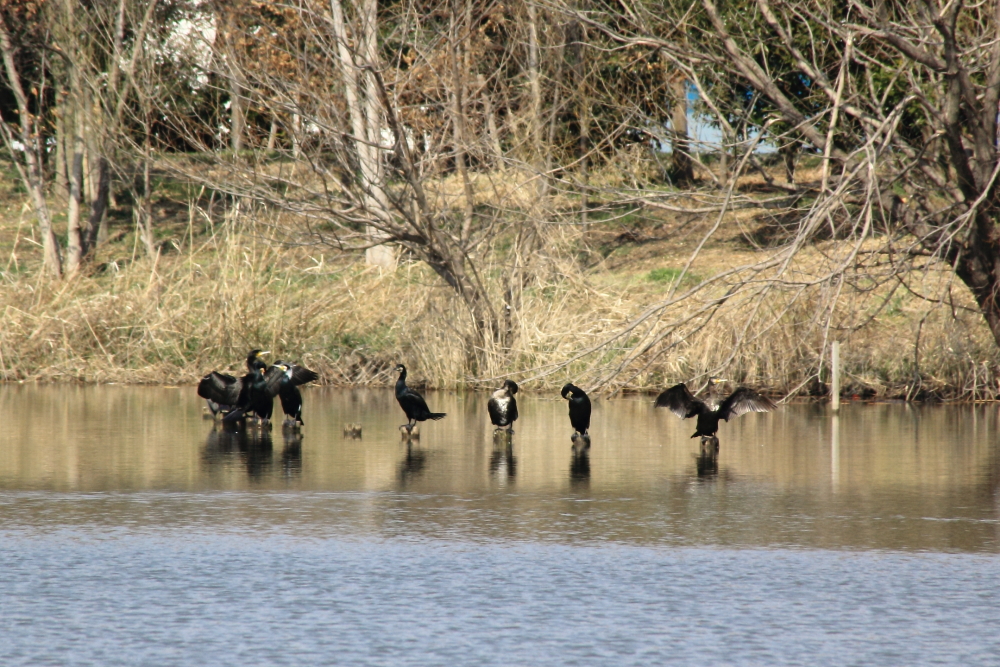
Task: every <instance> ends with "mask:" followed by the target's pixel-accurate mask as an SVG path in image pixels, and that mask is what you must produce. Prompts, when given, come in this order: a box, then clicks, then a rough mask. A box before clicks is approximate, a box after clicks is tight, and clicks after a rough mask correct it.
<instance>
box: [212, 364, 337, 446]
mask: <svg viewBox="0 0 1000 667" xmlns="http://www.w3.org/2000/svg"><path fill="white" fill-rule="evenodd" d="M265 354H269V352H266V351H261V350H250V353H249V354H248V355H247V374H246V375H244V376H243V377H240V378H237V377H234V376H232V375H226V374H225V373H219V372H217V371H212V372H211V373H209V374H208V375H206V376H205V377H203V378H202V379H201V382H199V383H198V395H199V396H201V397H202V398H204V399H205V400H206V401H207V402H208V409H209V410H210V411H211V412H212V415H214V416H218V415H222V421H223V422H245V421H246V420H247V419H254V420H257V421H258V422H259V423H260V424H261V425H264V426H267V425H269V424H270V423H271V414H272V413H273V412H274V397H275V396H277V397H278V398H279V399H280V400H281V409H282V411H283V412H284V413H285V421H284V422H283V426H284V427H286V428H298V427H299V426H301V425H302V423H303V422H302V392H300V391H299V386H300V385H303V384H306V383H307V382H312V381H314V380H318V379H319V374H317V373H316V372H315V371H311V370H309V369H308V368H304V367H302V366H298V365H296V364H293V363H290V362H286V361H280V360H279V361H275V362H274V363H273V364H271V365H270V366H268V365H267V363H266V362H265V361H264V360H263V359H261V357H262V356H264V355H265Z"/></svg>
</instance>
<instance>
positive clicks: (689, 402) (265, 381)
mask: <svg viewBox="0 0 1000 667" xmlns="http://www.w3.org/2000/svg"><path fill="white" fill-rule="evenodd" d="M265 354H268V352H262V351H261V350H251V351H250V353H249V354H248V355H247V359H246V365H247V371H248V372H247V374H246V375H244V376H243V377H241V378H237V377H234V376H232V375H226V374H225V373H219V372H216V371H212V372H211V373H209V374H208V375H206V376H205V377H203V378H202V379H201V382H200V383H199V384H198V395H199V396H201V397H202V398H204V399H206V401H207V402H208V407H209V410H210V411H211V412H212V414H213V415H214V416H218V415H222V421H223V422H238V421H244V422H245V421H246V420H255V421H257V422H258V423H259V424H261V425H263V426H267V425H269V424H270V422H271V414H272V412H273V410H274V397H275V396H278V397H279V398H280V400H281V409H282V410H283V411H284V413H285V420H284V422H283V426H284V427H285V428H290V429H296V428H298V427H299V426H301V425H302V423H303V422H302V394H301V393H300V392H299V386H300V385H303V384H306V383H308V382H312V381H314V380H317V379H319V375H318V374H317V373H315V372H314V371H311V370H309V369H308V368H305V367H303V366H298V365H296V364H293V363H290V362H285V361H275V362H274V363H273V364H271V365H270V366H268V364H267V363H266V362H264V361H263V360H262V359H261V357H262V356H263V355H265ZM395 370H396V372H398V373H399V378H398V379H397V380H396V388H395V391H396V401H397V402H398V403H399V407H400V408H402V409H403V412H404V413H405V414H406V418H407V422H406V423H405V424H402V425H401V426H400V427H399V428H400V429H401V430H403V431H404V436H405V437H413V435H414V430H413V429H414V428H415V426H416V425H417V422H422V421H427V420H428V419H431V420H438V419H442V418H443V417H445V416H446V414H445V413H444V412H431V410H430V408H428V407H427V401H425V400H424V397H423V396H421V395H420V393H418V392H417V391H416V390H414V389H413V388H412V387H408V386H407V385H406V366H404V365H403V364H399V365H397V366H396V369H395ZM724 381H725V380H722V379H720V378H715V377H710V378H709V380H708V389H709V395H708V399H707V401H706V400H702V399H700V398H697V397H695V396H694V395H693V394H692V393H691V391H690V390H689V389H688V388H687V386H686V385H685V384H684V383H683V382H682V383H680V384H676V385H674V386H673V387H670V388H669V389H667V390H665V391H664V392H663V393H661V394H660V395H659V396H657V397H656V402H655V406H656V407H658V408H661V407H662V408H667V409H669V410H670V411H671V412H673V413H674V414H675V415H677V416H678V417H680V418H682V419H688V418H691V417H697V428H696V429H695V432H694V434H693V435H692V436H691V437H692V438H696V437H699V436H700V437H701V445H702V449H703V451H706V450H714V451H718V447H719V439H718V437H717V435H716V434H717V433H718V431H719V422H720V421H729V420H730V419H731V418H733V417H738V416H739V415H742V414H745V413H747V412H768V411H770V410H773V409H775V408H776V407H777V406H776V405H775V404H774V402H773V401H772V400H771V399H769V398H768V397H766V396H764V395H762V394H760V393H758V392H756V391H754V390H753V389H750V388H749V387H739V388H738V389H736V390H735V391H734V392H733V393H732V394H730V395H729V396H727V397H726V398H724V399H721V400H719V397H717V396H716V392H717V388H718V385H719V383H720V382H724ZM517 390H518V387H517V383H516V382H514V381H513V380H504V382H503V386H502V387H500V388H499V389H497V390H496V391H494V392H493V395H492V396H490V400H489V402H488V403H487V410H488V412H489V415H490V421H491V422H492V423H493V425H494V426H495V427H496V430H497V431H504V429H506V430H505V431H504V432H505V433H506V434H508V435H510V434H513V433H514V422H515V421H517V418H518V412H517V399H516V398H515V394H517ZM560 395H561V396H562V397H563V398H564V399H566V400H567V401H568V402H569V421H570V425H571V426H572V427H573V435H572V437H571V440H572V442H573V449H574V452H582V451H586V450H587V449H589V448H590V433H589V431H590V414H591V403H590V398H589V397H588V396H587V393H586V392H585V391H584V390H583V389H580V388H579V387H577V386H576V385H574V384H566V385H565V386H563V388H562V391H560ZM358 431H359V434H360V428H358Z"/></svg>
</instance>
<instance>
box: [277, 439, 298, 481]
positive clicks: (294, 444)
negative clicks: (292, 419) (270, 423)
mask: <svg viewBox="0 0 1000 667" xmlns="http://www.w3.org/2000/svg"><path fill="white" fill-rule="evenodd" d="M281 436H282V437H283V438H284V439H285V449H284V450H283V451H282V452H281V472H282V474H283V475H284V476H285V477H286V478H291V477H300V476H301V475H302V432H301V431H299V429H297V428H283V429H282V430H281Z"/></svg>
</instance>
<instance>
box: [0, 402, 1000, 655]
mask: <svg viewBox="0 0 1000 667" xmlns="http://www.w3.org/2000/svg"><path fill="white" fill-rule="evenodd" d="M486 398H487V397H486V396H484V395H467V394H449V393H431V394H429V395H428V402H429V403H430V405H431V407H432V408H433V409H435V410H443V411H446V412H448V417H447V418H445V419H444V420H443V421H440V422H435V423H430V424H427V425H424V426H423V432H422V435H421V438H420V439H419V440H418V441H415V442H414V443H412V444H409V445H408V444H406V443H405V442H402V441H401V439H400V435H399V432H398V431H397V426H398V425H399V424H401V423H403V421H405V420H404V418H403V415H402V412H401V411H400V410H399V408H398V407H397V406H396V404H395V401H394V399H393V397H392V391H391V390H389V389H386V390H371V391H334V390H321V389H310V390H309V391H308V392H307V393H306V395H305V400H306V408H305V412H304V417H305V420H306V426H305V427H304V428H303V430H302V434H301V437H296V438H289V437H286V436H284V435H283V434H282V432H281V429H280V428H275V430H274V431H273V432H272V433H270V434H261V433H259V432H253V431H251V432H243V433H234V432H227V431H223V430H219V429H217V428H216V427H214V426H213V423H212V422H210V421H206V420H205V419H203V417H202V404H201V402H200V401H199V400H198V399H197V397H196V396H195V395H194V390H193V388H190V387H185V388H180V389H172V388H124V387H32V386H2V385H0V424H2V429H0V566H2V571H0V627H2V628H3V630H2V635H3V641H0V664H3V665H67V664H72V665H84V664H100V665H118V664H128V665H138V664H142V665H147V664H148V665H193V664H213V665H216V664H218V665H307V664H334V663H337V664H359V665H466V664H469V665H564V664H569V665H625V664H651V663H666V664H690V665H705V664H726V665H730V664H747V665H784V664H789V665H791V664H807V665H822V664H828V665H874V664H878V665H912V664H956V665H978V664H982V665H1000V439H998V434H1000V407H998V406H995V405H985V406H975V407H973V406H961V407H952V406H949V407H943V406H934V407H908V406H904V405H878V406H853V405H852V406H847V407H846V408H845V409H844V410H843V411H842V414H841V416H840V417H839V419H838V420H837V422H836V423H834V422H833V420H832V419H831V418H830V416H829V415H828V414H826V413H825V412H824V411H823V410H822V409H820V408H816V407H814V406H806V405H793V406H784V407H782V408H781V409H780V411H779V412H777V413H773V414H769V415H747V416H744V417H741V418H739V419H737V420H734V421H733V422H730V423H723V424H722V427H721V429H720V439H721V441H722V444H721V450H720V453H719V455H718V457H716V458H714V459H712V458H706V457H701V456H699V455H698V444H697V441H696V440H691V439H689V437H688V436H690V434H691V433H692V432H693V431H694V424H693V423H691V422H690V421H688V422H682V421H681V420H679V419H677V418H676V417H674V416H673V415H671V414H669V413H668V412H666V411H663V410H654V409H653V408H652V407H651V405H650V401H649V400H648V399H621V400H614V401H598V402H597V403H596V404H595V412H594V420H593V428H592V434H593V447H592V449H591V452H590V455H589V457H587V458H585V459H580V458H574V457H573V456H572V453H571V450H570V441H569V435H570V432H571V430H570V428H569V423H568V419H567V417H566V405H565V403H564V402H562V401H559V400H547V399H545V398H539V397H533V396H530V395H526V396H523V397H522V398H520V400H519V403H520V406H521V414H522V419H521V421H520V422H518V424H517V427H516V431H517V432H516V434H515V435H514V436H513V442H512V444H511V445H510V446H508V444H507V442H506V441H504V440H503V439H502V438H501V439H500V440H497V441H495V440H494V438H493V435H492V428H491V427H489V425H488V419H487V418H486V416H485V415H486V406H485V402H486ZM350 422H360V423H361V424H362V426H363V437H362V438H361V439H351V438H347V437H345V436H344V435H343V426H344V424H346V423H350Z"/></svg>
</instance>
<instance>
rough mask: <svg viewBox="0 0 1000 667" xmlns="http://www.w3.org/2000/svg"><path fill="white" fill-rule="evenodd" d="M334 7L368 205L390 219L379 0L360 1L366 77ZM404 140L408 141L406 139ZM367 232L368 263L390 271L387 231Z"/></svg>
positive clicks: (392, 257) (333, 4)
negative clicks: (379, 76)
mask: <svg viewBox="0 0 1000 667" xmlns="http://www.w3.org/2000/svg"><path fill="white" fill-rule="evenodd" d="M330 8H331V10H332V13H333V25H334V32H335V33H336V37H337V50H338V55H339V58H340V70H341V75H342V77H343V80H344V93H345V98H346V100H347V108H348V111H349V113H350V116H351V129H352V132H353V134H354V137H353V139H354V141H353V144H354V149H355V151H356V153H357V156H358V163H359V166H360V167H361V180H362V183H361V185H362V188H363V190H364V192H365V195H364V201H365V207H366V209H367V213H368V215H369V216H371V217H372V218H374V219H375V220H376V221H378V222H382V223H385V222H388V221H389V219H390V216H389V203H388V198H387V197H386V195H385V182H384V177H383V173H382V162H381V151H380V150H379V148H378V147H379V146H381V143H382V122H381V119H382V110H381V103H380V101H379V94H378V90H377V86H376V82H375V74H374V72H373V71H372V70H373V69H375V68H377V66H378V62H379V60H378V43H377V40H378V32H377V27H378V24H377V20H378V14H377V1H376V0H361V3H360V5H359V14H360V16H359V31H360V33H361V34H360V41H361V44H360V50H361V53H360V56H361V61H362V62H361V66H362V67H364V68H365V69H364V73H363V75H362V76H361V77H359V76H358V64H357V63H355V61H354V57H353V55H352V54H351V52H350V49H349V47H348V43H349V42H348V38H347V30H346V26H345V23H344V10H343V7H342V6H341V4H340V0H331V1H330ZM401 139H402V140H403V141H405V140H406V139H405V137H402V138H401ZM365 233H366V234H367V236H368V238H369V240H370V241H371V242H372V243H374V245H373V246H372V247H370V248H368V249H367V250H366V251H365V261H366V263H368V264H371V265H373V266H381V267H383V268H387V269H391V268H393V267H394V266H395V265H396V253H395V252H394V251H393V249H392V248H391V247H389V246H387V245H384V244H381V243H378V242H379V241H380V240H382V239H384V238H386V235H385V233H384V232H383V231H382V230H380V229H379V228H378V227H377V226H376V225H367V226H366V229H365Z"/></svg>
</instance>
